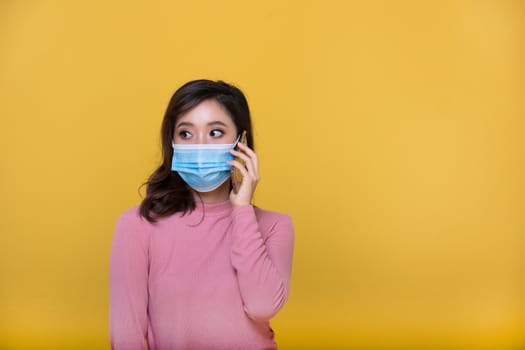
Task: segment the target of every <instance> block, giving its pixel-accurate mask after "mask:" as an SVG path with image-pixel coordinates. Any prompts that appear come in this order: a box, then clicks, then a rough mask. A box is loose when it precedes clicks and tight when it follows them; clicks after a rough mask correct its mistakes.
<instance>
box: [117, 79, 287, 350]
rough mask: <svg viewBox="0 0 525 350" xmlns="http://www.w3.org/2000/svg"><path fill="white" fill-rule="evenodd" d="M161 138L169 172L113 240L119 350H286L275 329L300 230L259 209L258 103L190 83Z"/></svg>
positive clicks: (217, 85)
mask: <svg viewBox="0 0 525 350" xmlns="http://www.w3.org/2000/svg"><path fill="white" fill-rule="evenodd" d="M244 131H245V132H246V133H245V134H246V139H247V142H246V144H244V143H242V142H239V140H240V139H241V135H242V134H243V132H244ZM161 133H162V151H163V161H162V164H161V165H160V167H159V168H158V169H157V170H156V171H155V172H154V173H153V174H152V175H151V176H150V178H149V180H148V182H147V194H146V197H145V198H144V200H143V201H142V203H141V205H140V206H139V207H134V208H131V209H129V210H127V211H126V212H124V213H123V214H122V215H121V216H120V217H119V219H118V222H117V227H116V231H115V235H114V238H113V245H112V249H111V257H110V281H109V282H110V312H109V316H110V320H109V321H110V324H109V328H110V340H111V347H112V349H122V350H130V349H150V350H152V349H184V350H188V349H197V350H207V349H210V350H220V349H224V350H234V349H243V350H246V349H276V348H277V345H276V343H275V340H274V332H273V330H272V329H271V328H270V324H269V320H270V318H272V317H273V316H274V315H275V314H276V313H277V312H278V311H279V310H280V309H281V308H282V306H283V305H284V303H285V302H286V300H287V297H288V290H289V283H290V273H291V266H292V252H293V240H294V232H293V226H292V222H291V219H290V217H289V216H287V215H284V214H279V213H276V212H271V211H266V210H262V209H259V208H256V207H254V206H253V205H252V198H253V193H254V191H255V188H256V185H257V183H258V181H259V164H258V160H257V156H256V154H255V153H254V151H253V148H254V147H253V134H252V127H251V121H250V111H249V108H248V104H247V101H246V98H245V97H244V95H243V93H242V92H241V91H240V90H239V89H238V88H236V87H234V86H232V85H229V84H227V83H224V82H222V81H210V80H195V81H191V82H189V83H186V84H185V85H183V86H182V87H180V88H179V89H178V90H177V91H176V92H175V94H174V95H173V97H172V98H171V100H170V102H169V105H168V108H167V110H166V113H165V116H164V120H163V122H162V132H161ZM232 171H237V172H238V173H239V177H238V176H233V177H232V176H230V174H231V172H232Z"/></svg>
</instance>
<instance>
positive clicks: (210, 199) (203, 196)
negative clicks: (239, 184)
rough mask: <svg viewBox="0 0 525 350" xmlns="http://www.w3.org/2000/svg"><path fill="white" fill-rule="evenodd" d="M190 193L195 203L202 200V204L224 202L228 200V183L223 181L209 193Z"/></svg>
mask: <svg viewBox="0 0 525 350" xmlns="http://www.w3.org/2000/svg"><path fill="white" fill-rule="evenodd" d="M192 192H193V196H194V198H195V200H196V201H199V200H202V202H203V203H210V204H212V203H220V202H224V201H226V200H228V199H229V198H230V181H225V182H224V183H223V184H222V185H220V186H219V187H218V188H216V189H214V190H213V191H211V192H196V191H194V190H192ZM199 198H200V199H199Z"/></svg>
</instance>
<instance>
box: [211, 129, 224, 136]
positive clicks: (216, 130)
mask: <svg viewBox="0 0 525 350" xmlns="http://www.w3.org/2000/svg"><path fill="white" fill-rule="evenodd" d="M223 134H224V133H223V132H222V130H219V129H215V130H212V131H210V136H211V137H221V136H222V135H223Z"/></svg>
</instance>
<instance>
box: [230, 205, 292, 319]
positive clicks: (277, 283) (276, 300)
mask: <svg viewBox="0 0 525 350" xmlns="http://www.w3.org/2000/svg"><path fill="white" fill-rule="evenodd" d="M276 217H277V218H278V219H279V220H276V222H274V223H273V224H272V225H271V226H270V228H269V232H268V233H267V235H265V236H264V237H263V235H262V234H261V231H260V228H259V224H258V222H257V218H256V215H255V211H254V208H253V207H252V206H251V205H245V206H241V207H238V208H234V210H233V231H232V235H233V237H232V238H233V242H232V254H231V263H232V265H233V267H234V269H235V271H236V273H237V280H238V283H239V289H240V292H241V297H242V299H243V302H244V310H245V312H246V314H247V315H248V316H249V317H250V318H252V319H253V320H256V321H264V320H269V319H270V318H272V317H273V316H274V315H275V314H276V313H277V312H278V311H279V310H280V309H281V308H282V307H283V305H284V303H285V302H286V300H287V298H288V291H289V286H290V275H291V268H292V255H293V242H294V230H293V226H292V221H291V219H290V217H289V216H287V215H282V214H280V215H278V216H276Z"/></svg>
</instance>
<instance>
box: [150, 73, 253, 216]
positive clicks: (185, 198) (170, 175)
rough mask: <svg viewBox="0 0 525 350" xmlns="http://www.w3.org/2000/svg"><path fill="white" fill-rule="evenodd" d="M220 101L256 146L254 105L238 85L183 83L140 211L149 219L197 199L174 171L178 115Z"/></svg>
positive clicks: (171, 104)
mask: <svg viewBox="0 0 525 350" xmlns="http://www.w3.org/2000/svg"><path fill="white" fill-rule="evenodd" d="M210 99H212V100H215V101H217V102H218V103H219V104H220V105H221V106H222V107H223V108H224V109H225V110H226V111H227V112H228V114H229V115H230V117H231V118H232V120H233V122H234V124H235V126H236V128H237V134H240V133H241V132H242V131H243V130H246V136H247V142H248V146H249V147H250V148H252V149H253V148H254V142H253V134H252V123H251V117H250V109H249V107H248V102H247V101H246V97H245V96H244V94H243V93H242V91H241V90H239V89H238V88H237V87H235V86H233V85H231V84H228V83H225V82H223V81H220V80H219V81H212V80H206V79H199V80H193V81H190V82H188V83H186V84H184V85H183V86H181V87H180V88H179V89H178V90H177V91H175V93H174V94H173V96H172V97H171V99H170V102H169V104H168V108H167V109H166V113H165V114H164V119H163V121H162V127H161V140H162V164H161V165H160V166H159V167H158V168H157V170H155V171H154V172H153V174H151V176H150V177H149V179H148V181H146V183H145V184H144V185H146V196H145V197H144V199H143V200H142V203H141V204H140V215H141V216H142V217H144V218H145V219H146V220H148V221H149V222H155V221H156V220H157V219H158V218H161V217H165V216H169V215H172V214H174V213H176V212H183V213H184V214H185V213H186V212H191V211H192V210H194V209H195V199H194V197H193V195H192V193H191V191H190V189H189V187H188V186H187V185H186V183H185V182H184V180H182V178H181V177H180V176H179V174H178V173H177V172H174V171H171V160H172V157H173V148H172V142H173V133H174V129H175V124H176V122H177V118H178V117H179V116H181V115H183V114H184V113H186V112H188V111H189V110H190V109H192V108H194V107H196V106H197V105H198V104H199V103H201V102H203V101H205V100H210Z"/></svg>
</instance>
